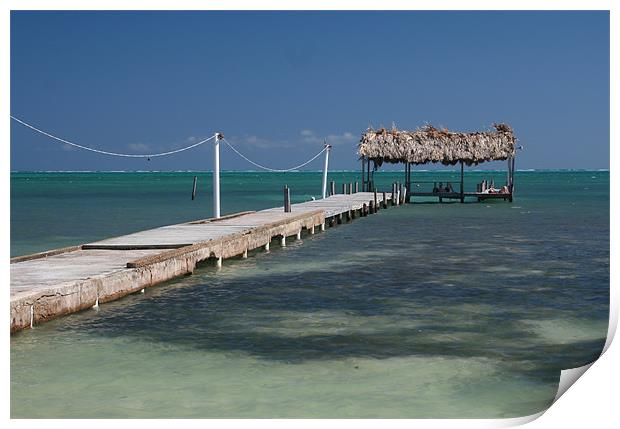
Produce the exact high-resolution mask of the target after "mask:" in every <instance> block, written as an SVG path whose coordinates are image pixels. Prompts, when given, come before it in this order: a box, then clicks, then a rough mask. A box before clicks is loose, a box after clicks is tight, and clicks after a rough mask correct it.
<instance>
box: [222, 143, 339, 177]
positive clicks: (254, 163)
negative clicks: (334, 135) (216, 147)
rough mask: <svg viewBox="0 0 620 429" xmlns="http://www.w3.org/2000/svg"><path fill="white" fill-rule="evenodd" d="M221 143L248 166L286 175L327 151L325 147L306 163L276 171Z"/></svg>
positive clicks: (229, 145) (231, 146)
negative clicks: (247, 163) (248, 164)
mask: <svg viewBox="0 0 620 429" xmlns="http://www.w3.org/2000/svg"><path fill="white" fill-rule="evenodd" d="M222 141H223V142H224V143H226V145H228V147H229V148H231V149H232V150H233V152H235V153H236V154H237V155H239V156H240V157H241V158H243V159H245V160H246V161H247V162H249V163H250V164H252V165H254V166H255V167H258V168H261V169H263V170H266V171H272V172H275V173H286V172H288V171H293V170H298V169H300V168H301V167H304V166H306V165H308V164H310V163H311V162H312V161H314V160H315V159H317V158H318V157H319V155H321V154H322V153H323V152H325V151H326V150H327V146H325V147H324V148H323V149H322V150H321V151H320V152H319V153H317V154H316V155H314V156H313V157H312V158H310V159H309V160H307V161H306V162H304V163H302V164H299V165H296V166H295V167H291V168H285V169H277V168H269V167H265V166H264V165H261V164H258V163H257V162H254V161H252V160H251V159H249V158H248V157H247V156H245V155H244V154H242V153H241V152H239V151H238V150H237V149H236V148H235V147H234V146H233V145H231V144H230V143H228V141H227V140H226V139H224V138H223V139H222Z"/></svg>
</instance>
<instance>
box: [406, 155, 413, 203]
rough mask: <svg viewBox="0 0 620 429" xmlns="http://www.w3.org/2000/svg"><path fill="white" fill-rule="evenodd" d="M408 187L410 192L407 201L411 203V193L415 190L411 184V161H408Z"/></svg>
mask: <svg viewBox="0 0 620 429" xmlns="http://www.w3.org/2000/svg"><path fill="white" fill-rule="evenodd" d="M407 189H408V190H409V192H407V203H410V202H411V193H412V192H413V188H412V186H411V163H410V162H408V163H407Z"/></svg>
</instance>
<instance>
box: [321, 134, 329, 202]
mask: <svg viewBox="0 0 620 429" xmlns="http://www.w3.org/2000/svg"><path fill="white" fill-rule="evenodd" d="M325 148H326V149H325V166H324V167H323V198H325V197H326V195H327V166H328V165H329V149H331V146H330V145H328V144H327V143H325Z"/></svg>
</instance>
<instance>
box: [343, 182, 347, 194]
mask: <svg viewBox="0 0 620 429" xmlns="http://www.w3.org/2000/svg"><path fill="white" fill-rule="evenodd" d="M346 193H347V184H346V183H343V184H342V195H346Z"/></svg>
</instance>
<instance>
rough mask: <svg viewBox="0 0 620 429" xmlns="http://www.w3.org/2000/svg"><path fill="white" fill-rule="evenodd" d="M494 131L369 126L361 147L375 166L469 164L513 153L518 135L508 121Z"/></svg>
mask: <svg viewBox="0 0 620 429" xmlns="http://www.w3.org/2000/svg"><path fill="white" fill-rule="evenodd" d="M493 127H494V128H495V130H494V131H486V132H475V133H458V132H452V131H448V130H447V129H443V130H438V129H436V128H434V127H433V126H431V125H427V126H425V127H423V128H422V129H418V130H416V131H399V130H397V129H392V130H386V129H384V128H381V129H379V130H372V129H369V130H368V131H366V132H365V133H364V134H363V135H362V139H361V141H360V144H359V147H358V154H359V155H360V157H367V158H370V159H371V160H372V161H374V162H375V164H376V165H381V164H382V163H384V162H389V163H401V162H410V163H413V164H426V163H429V162H433V163H435V162H441V163H442V164H446V165H454V164H457V163H458V162H460V161H463V162H465V163H466V164H467V165H472V164H479V163H481V162H484V161H497V160H503V159H508V158H509V157H512V156H514V153H515V142H516V138H515V135H514V133H513V131H512V129H511V128H510V127H509V126H508V125H506V124H493Z"/></svg>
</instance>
